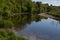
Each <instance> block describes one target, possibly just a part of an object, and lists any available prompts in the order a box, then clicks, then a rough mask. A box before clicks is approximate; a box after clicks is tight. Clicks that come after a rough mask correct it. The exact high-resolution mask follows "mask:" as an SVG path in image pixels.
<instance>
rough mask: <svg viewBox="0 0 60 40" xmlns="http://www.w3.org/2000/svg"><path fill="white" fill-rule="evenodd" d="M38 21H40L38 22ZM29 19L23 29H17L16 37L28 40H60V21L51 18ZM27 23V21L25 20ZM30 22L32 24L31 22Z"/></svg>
mask: <svg viewBox="0 0 60 40" xmlns="http://www.w3.org/2000/svg"><path fill="white" fill-rule="evenodd" d="M37 19H39V20H38V21H37ZM37 19H36V20H35V19H34V20H32V21H30V20H31V19H30V18H29V19H27V21H28V22H26V23H25V22H24V23H25V24H24V26H23V27H22V29H20V28H18V30H17V29H16V35H17V36H22V37H25V38H27V39H28V40H60V21H59V20H55V19H51V18H37ZM25 21H26V20H25ZM29 21H30V22H29Z"/></svg>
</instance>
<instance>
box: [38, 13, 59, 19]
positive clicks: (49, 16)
mask: <svg viewBox="0 0 60 40" xmlns="http://www.w3.org/2000/svg"><path fill="white" fill-rule="evenodd" d="M38 15H39V16H43V17H47V18H53V19H60V18H58V17H55V16H52V15H49V14H46V13H40V14H38Z"/></svg>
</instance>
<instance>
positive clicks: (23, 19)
mask: <svg viewBox="0 0 60 40" xmlns="http://www.w3.org/2000/svg"><path fill="white" fill-rule="evenodd" d="M12 19H13V20H12V21H13V22H14V23H15V27H16V28H19V29H23V28H24V27H25V26H26V24H31V22H32V21H36V22H38V21H40V20H41V19H42V17H39V16H37V15H36V14H21V15H19V16H15V17H13V18H12Z"/></svg>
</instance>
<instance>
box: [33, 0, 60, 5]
mask: <svg viewBox="0 0 60 40" xmlns="http://www.w3.org/2000/svg"><path fill="white" fill-rule="evenodd" d="M32 1H41V2H42V3H48V4H49V5H50V4H52V5H55V6H60V0H32Z"/></svg>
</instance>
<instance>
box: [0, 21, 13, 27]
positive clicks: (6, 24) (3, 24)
mask: <svg viewBox="0 0 60 40" xmlns="http://www.w3.org/2000/svg"><path fill="white" fill-rule="evenodd" d="M13 26H14V24H13V23H12V22H11V21H9V20H0V27H2V28H3V27H10V28H11V27H13Z"/></svg>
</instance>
